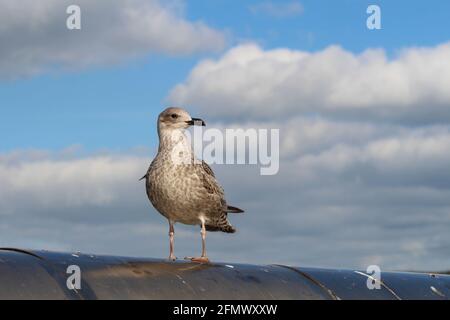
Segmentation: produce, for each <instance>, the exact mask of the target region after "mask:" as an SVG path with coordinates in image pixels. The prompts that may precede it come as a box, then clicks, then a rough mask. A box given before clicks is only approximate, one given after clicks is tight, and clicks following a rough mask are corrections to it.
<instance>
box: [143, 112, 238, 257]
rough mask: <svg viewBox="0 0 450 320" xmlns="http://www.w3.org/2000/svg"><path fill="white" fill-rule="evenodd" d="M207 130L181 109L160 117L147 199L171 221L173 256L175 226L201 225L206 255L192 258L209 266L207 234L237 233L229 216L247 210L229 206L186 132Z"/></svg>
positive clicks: (172, 254) (149, 170)
mask: <svg viewBox="0 0 450 320" xmlns="http://www.w3.org/2000/svg"><path fill="white" fill-rule="evenodd" d="M192 125H201V126H204V125H205V122H204V121H203V120H201V119H197V118H192V117H191V116H190V115H189V113H187V112H186V111H185V110H183V109H181V108H167V109H166V110H164V111H163V112H161V114H160V115H159V117H158V136H159V147H158V153H157V155H156V157H155V159H153V161H152V163H151V165H150V167H149V168H148V171H147V173H146V174H145V176H143V177H142V178H141V180H142V179H144V178H145V179H146V191H147V196H148V198H149V200H150V202H151V203H152V205H153V206H154V207H155V208H156V210H158V212H159V213H161V214H162V215H163V216H164V217H166V218H167V220H168V221H169V239H170V246H169V248H170V254H169V259H170V260H175V259H176V257H175V255H174V232H175V231H174V224H175V223H176V222H180V223H184V224H188V225H200V226H201V236H202V255H201V256H200V257H193V258H188V259H191V260H192V261H195V262H209V259H208V257H207V256H206V231H207V230H208V231H222V232H226V233H234V232H236V230H235V229H234V227H233V226H232V225H231V224H230V222H229V221H228V218H227V213H240V212H244V211H243V210H241V209H239V208H236V207H232V206H229V205H227V203H226V201H225V195H224V191H223V189H222V187H221V186H220V185H219V183H218V182H217V180H216V178H215V176H214V172H213V171H212V169H211V168H210V167H209V166H208V164H206V163H205V162H204V161H203V160H202V161H200V160H197V159H196V158H195V155H194V152H193V151H192V148H191V145H190V143H189V141H188V139H187V137H186V135H185V134H184V130H185V129H186V128H188V127H189V126H192Z"/></svg>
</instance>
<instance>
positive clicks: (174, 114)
mask: <svg viewBox="0 0 450 320" xmlns="http://www.w3.org/2000/svg"><path fill="white" fill-rule="evenodd" d="M170 116H171V117H172V119H176V118H178V115H177V114H176V113H172V114H171V115H170Z"/></svg>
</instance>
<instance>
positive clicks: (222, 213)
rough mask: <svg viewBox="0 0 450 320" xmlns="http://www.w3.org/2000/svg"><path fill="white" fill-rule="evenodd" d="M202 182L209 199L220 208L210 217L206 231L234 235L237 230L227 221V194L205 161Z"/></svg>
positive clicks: (202, 169) (202, 168) (202, 166)
mask: <svg viewBox="0 0 450 320" xmlns="http://www.w3.org/2000/svg"><path fill="white" fill-rule="evenodd" d="M199 167H201V171H202V173H201V175H202V177H201V181H202V184H203V188H204V189H205V191H206V193H205V194H206V195H207V197H208V198H209V199H210V201H211V200H212V201H213V202H214V203H217V204H218V207H216V208H215V210H214V211H215V212H212V213H213V214H212V216H210V217H209V218H210V221H209V222H208V224H207V225H206V230H208V231H223V232H227V233H234V232H236V230H235V229H234V228H233V226H232V225H231V224H230V223H229V222H228V219H227V203H226V201H225V194H224V191H223V188H222V187H221V186H220V185H219V183H218V182H217V180H216V178H215V175H214V172H213V171H212V169H211V167H210V166H209V165H208V164H207V163H206V162H204V161H202V163H201V165H200V166H199ZM216 210H217V211H216Z"/></svg>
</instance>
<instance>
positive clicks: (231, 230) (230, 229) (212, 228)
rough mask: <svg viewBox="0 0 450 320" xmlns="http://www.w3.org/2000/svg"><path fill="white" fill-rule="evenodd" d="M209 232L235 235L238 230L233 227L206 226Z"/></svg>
mask: <svg viewBox="0 0 450 320" xmlns="http://www.w3.org/2000/svg"><path fill="white" fill-rule="evenodd" d="M205 228H206V230H207V231H222V232H225V233H235V232H236V229H235V228H234V227H233V226H232V225H229V224H228V225H222V226H213V225H208V224H207V225H206V226H205Z"/></svg>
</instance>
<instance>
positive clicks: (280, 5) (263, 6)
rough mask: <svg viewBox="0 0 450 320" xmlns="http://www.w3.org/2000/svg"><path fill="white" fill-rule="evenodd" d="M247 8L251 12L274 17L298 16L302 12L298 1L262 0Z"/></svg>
mask: <svg viewBox="0 0 450 320" xmlns="http://www.w3.org/2000/svg"><path fill="white" fill-rule="evenodd" d="M249 9H250V12H251V13H253V14H265V15H269V16H272V17H275V18H286V17H292V16H298V15H300V14H302V13H303V6H302V4H301V3H300V2H299V1H290V2H281V1H277V2H273V1H263V2H260V3H257V4H254V5H252V6H250V7H249Z"/></svg>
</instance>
